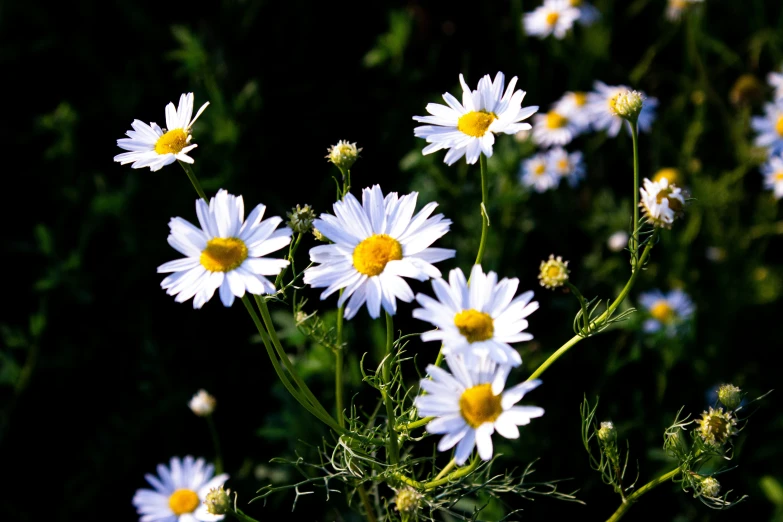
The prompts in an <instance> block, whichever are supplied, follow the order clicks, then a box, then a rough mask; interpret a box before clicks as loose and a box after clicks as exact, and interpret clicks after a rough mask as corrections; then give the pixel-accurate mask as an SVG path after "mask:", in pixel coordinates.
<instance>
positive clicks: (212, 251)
mask: <svg viewBox="0 0 783 522" xmlns="http://www.w3.org/2000/svg"><path fill="white" fill-rule="evenodd" d="M245 259H247V245H245V242H244V241H242V240H241V239H238V238H235V237H215V238H212V239H210V240H209V241H208V242H207V248H205V249H204V250H202V252H201V259H200V261H201V265H202V266H203V267H204V268H206V269H207V270H209V271H210V272H230V271H232V270H234V269H236V268H238V267H239V266H240V265H241V264H242V263H243V262H244V261H245Z"/></svg>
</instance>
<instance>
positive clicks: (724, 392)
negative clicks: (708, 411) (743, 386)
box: [718, 384, 742, 410]
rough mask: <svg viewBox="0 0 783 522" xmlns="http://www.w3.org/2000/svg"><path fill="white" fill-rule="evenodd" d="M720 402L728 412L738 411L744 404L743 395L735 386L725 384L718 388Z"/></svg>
mask: <svg viewBox="0 0 783 522" xmlns="http://www.w3.org/2000/svg"><path fill="white" fill-rule="evenodd" d="M718 400H719V401H720V402H721V404H723V405H724V406H726V409H727V410H736V409H737V408H739V405H740V403H741V402H742V394H741V393H740V389H739V388H737V387H736V386H734V385H733V384H724V385H723V386H721V387H720V388H718Z"/></svg>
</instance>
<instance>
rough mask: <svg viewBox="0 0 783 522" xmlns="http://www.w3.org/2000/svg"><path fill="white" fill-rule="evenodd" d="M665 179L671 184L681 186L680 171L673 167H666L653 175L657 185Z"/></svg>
mask: <svg viewBox="0 0 783 522" xmlns="http://www.w3.org/2000/svg"><path fill="white" fill-rule="evenodd" d="M663 178H666V180H667V181H668V182H669V183H670V184H671V183H674V184H680V171H679V170H678V169H675V168H673V167H666V168H663V169H660V170H658V172H656V173H655V174H654V175H653V178H652V180H653V181H654V182H656V183H657V182H659V181H661V180H662V179H663Z"/></svg>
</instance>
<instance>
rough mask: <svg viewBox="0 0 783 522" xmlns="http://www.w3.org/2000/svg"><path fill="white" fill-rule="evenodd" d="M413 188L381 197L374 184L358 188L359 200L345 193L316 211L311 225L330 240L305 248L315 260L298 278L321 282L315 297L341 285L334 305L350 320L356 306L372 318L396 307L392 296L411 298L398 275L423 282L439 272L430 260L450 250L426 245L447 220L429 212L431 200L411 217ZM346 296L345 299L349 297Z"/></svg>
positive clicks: (415, 195)
mask: <svg viewBox="0 0 783 522" xmlns="http://www.w3.org/2000/svg"><path fill="white" fill-rule="evenodd" d="M418 195H419V194H418V193H417V192H412V193H410V194H407V195H405V196H402V197H401V198H398V197H397V193H396V192H392V193H390V194H388V195H387V196H386V197H385V198H384V196H383V193H382V192H381V187H379V186H378V185H375V186H373V187H372V188H366V189H364V190H363V191H362V202H361V203H359V201H358V200H357V199H356V198H355V197H354V196H353V195H352V194H347V195H346V196H345V199H343V200H342V201H338V202H337V203H335V204H334V207H333V208H334V213H335V215H334V216H333V215H331V214H321V217H320V219H316V220H315V222H314V223H313V226H314V227H315V228H316V229H318V230H319V231H320V232H321V233H322V234H323V235H324V236H326V237H327V238H329V239H330V240H331V241H333V242H334V244H330V245H319V246H317V247H314V248H312V249H310V260H311V261H312V262H314V263H320V265H317V266H313V267H311V268H308V269H307V270H305V273H304V282H305V284H308V285H310V286H312V287H313V288H322V287H326V290H324V292H323V293H322V294H321V299H326V298H327V297H329V296H330V295H331V294H333V293H334V292H336V291H338V290H340V289H341V288H344V289H345V291H343V294H342V296H341V297H340V299H339V301H338V302H337V304H338V306H342V305H343V304H344V303H346V301H347V305H346V306H345V317H346V319H351V318H352V317H353V316H355V315H356V313H357V312H358V311H359V309H360V308H361V307H362V305H364V304H365V302H366V303H367V311H368V312H369V313H370V316H371V317H372V318H377V317H379V316H380V313H381V306H383V309H384V310H386V312H388V313H389V314H391V315H393V314H394V313H395V312H396V311H397V299H400V300H402V301H404V302H406V303H410V302H411V301H412V300H413V291H412V290H411V288H410V286H408V283H406V282H405V280H404V279H403V277H411V278H413V279H417V280H419V281H426V280H427V279H429V278H431V277H440V270H438V269H437V268H435V267H434V266H433V265H432V263H437V262H438V261H443V260H444V259H449V258H452V257H454V254H455V251H454V250H450V249H445V248H428V247H429V246H430V245H431V244H432V243H434V242H435V241H436V240H437V239H439V238H440V237H442V236H443V235H444V234H446V232H448V231H449V227H450V226H451V220H449V219H444V218H443V214H437V215H435V216H432V217H429V216H430V214H432V212H433V210H435V207H437V206H438V204H437V203H434V202H433V203H428V204H427V205H425V206H424V208H423V209H421V210H420V211H419V213H418V214H416V215H415V216H414V215H413V211H414V209H415V208H416V199H417V198H418ZM349 298H350V300H349Z"/></svg>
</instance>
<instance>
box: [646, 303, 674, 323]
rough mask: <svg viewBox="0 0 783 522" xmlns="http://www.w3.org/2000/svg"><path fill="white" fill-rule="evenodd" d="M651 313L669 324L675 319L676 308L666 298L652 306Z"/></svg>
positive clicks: (659, 320)
mask: <svg viewBox="0 0 783 522" xmlns="http://www.w3.org/2000/svg"><path fill="white" fill-rule="evenodd" d="M650 315H651V316H653V317H654V318H655V319H656V320H657V321H658V322H661V323H664V324H668V323H670V322H672V320H673V319H674V310H673V309H672V307H671V306H669V302H668V301H667V300H666V299H661V300H660V301H658V302H657V303H655V304H654V305H653V307H652V308H650Z"/></svg>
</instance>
